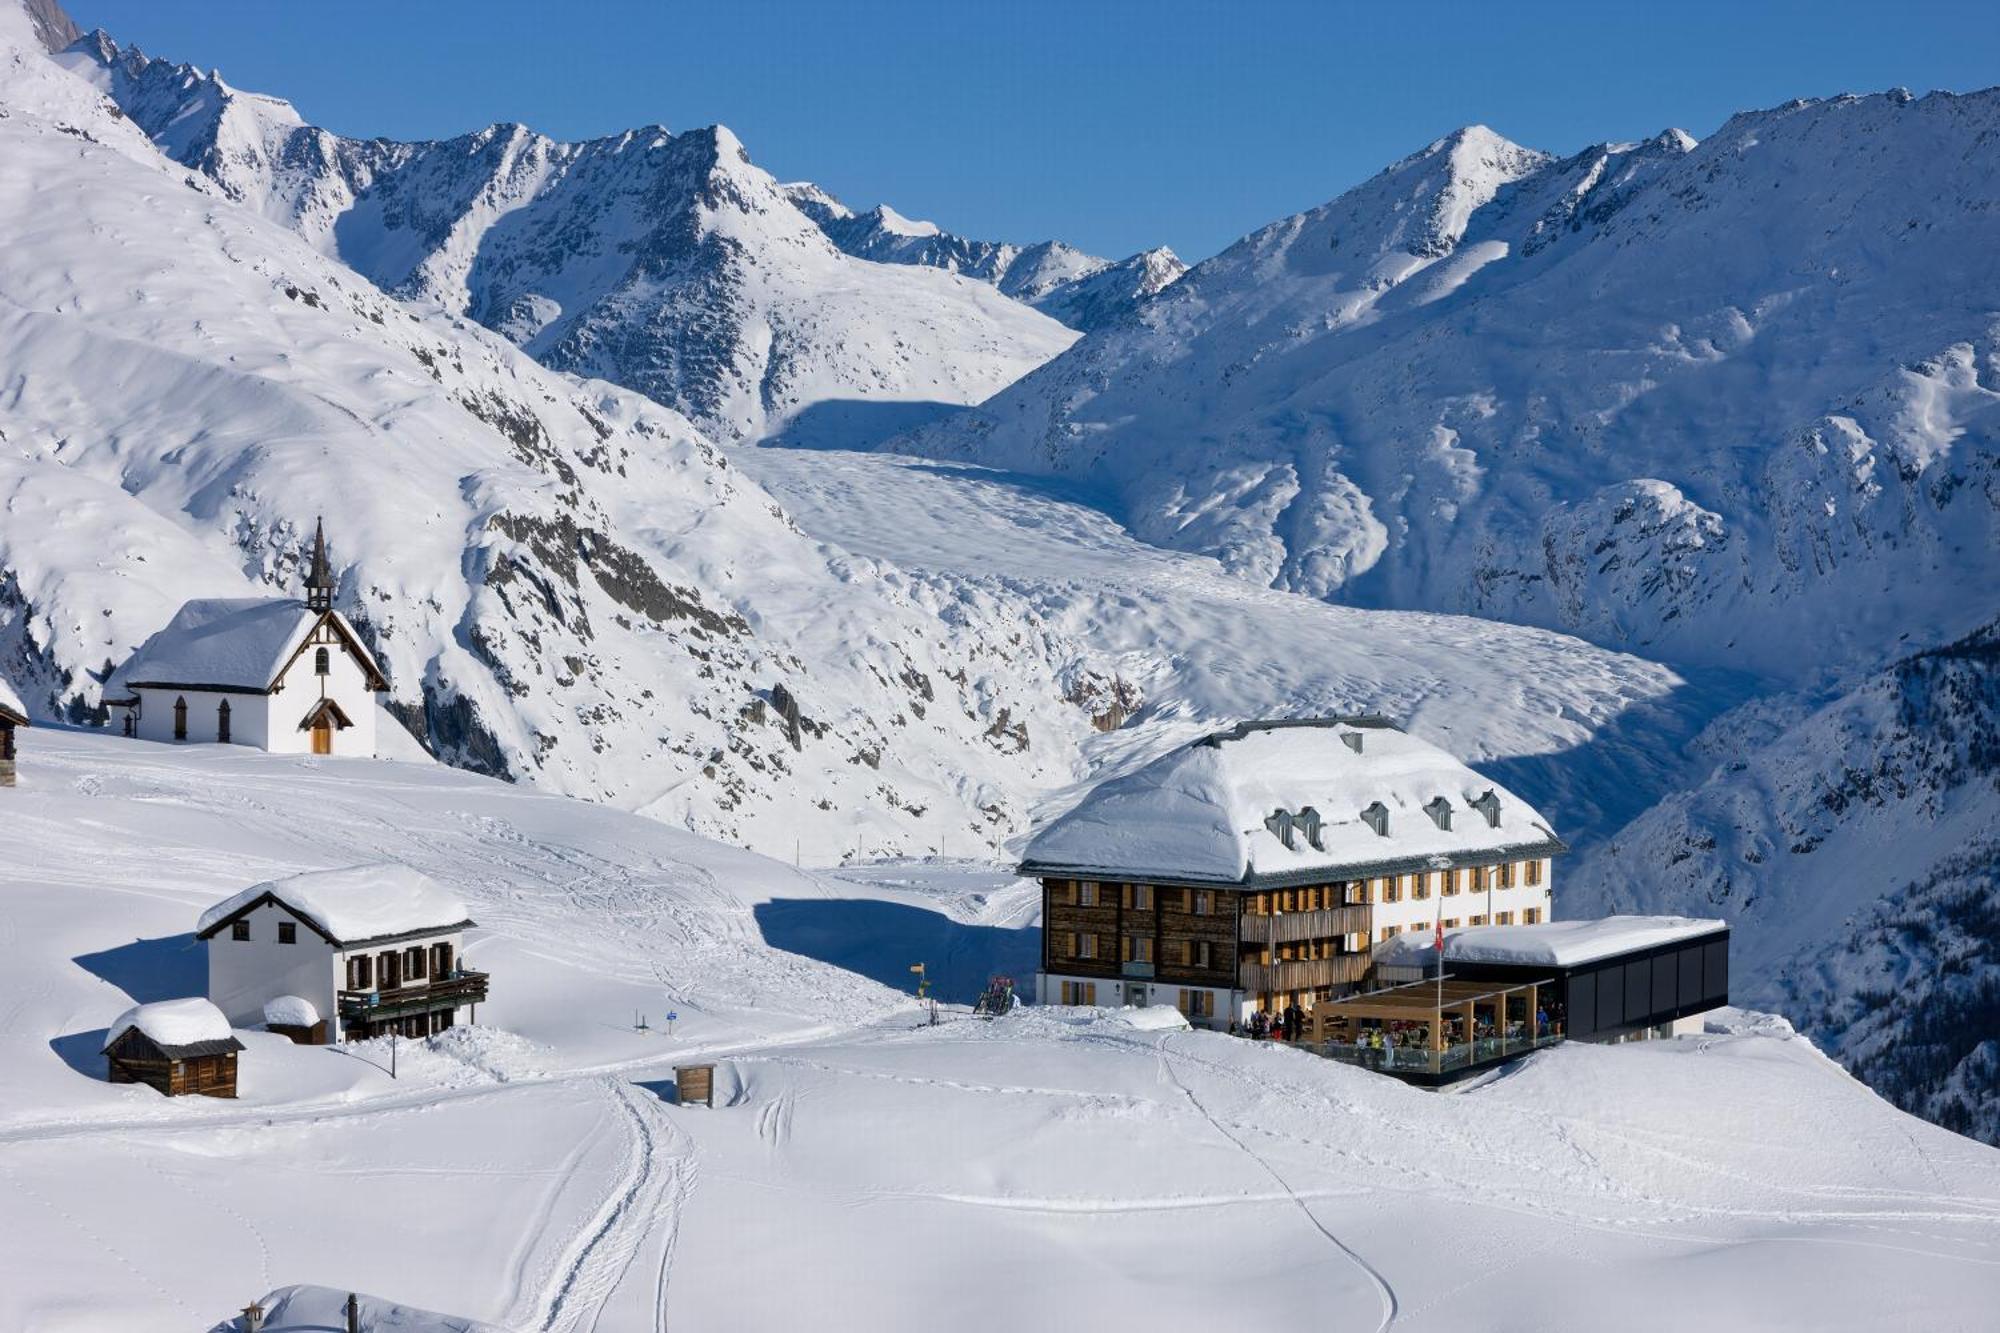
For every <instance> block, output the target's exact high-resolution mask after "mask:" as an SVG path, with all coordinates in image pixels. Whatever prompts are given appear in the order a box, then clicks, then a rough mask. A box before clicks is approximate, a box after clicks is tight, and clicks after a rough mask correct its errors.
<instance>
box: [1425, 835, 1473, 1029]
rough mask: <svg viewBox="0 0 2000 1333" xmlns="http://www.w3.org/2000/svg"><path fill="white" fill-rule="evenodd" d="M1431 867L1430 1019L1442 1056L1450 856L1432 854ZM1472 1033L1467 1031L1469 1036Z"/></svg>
mask: <svg viewBox="0 0 2000 1333" xmlns="http://www.w3.org/2000/svg"><path fill="white" fill-rule="evenodd" d="M1431 868H1432V869H1434V870H1436V871H1437V872H1438V882H1437V885H1436V889H1437V892H1436V893H1434V894H1432V895H1431V896H1432V897H1433V898H1434V899H1435V900H1436V901H1437V931H1436V933H1435V934H1433V935H1432V936H1431V947H1432V949H1434V950H1435V951H1436V952H1437V1017H1436V1018H1434V1019H1432V1020H1431V1021H1432V1022H1434V1023H1436V1024H1437V1042H1436V1045H1437V1050H1438V1055H1437V1058H1438V1059H1439V1060H1442V1059H1443V1058H1444V891H1445V889H1446V888H1447V887H1448V885H1449V879H1448V876H1450V874H1451V858H1450V857H1448V856H1433V857H1432V858H1431ZM1471 1035H1472V1034H1471V1033H1469V1032H1468V1033H1467V1034H1466V1036H1467V1037H1470V1036H1471Z"/></svg>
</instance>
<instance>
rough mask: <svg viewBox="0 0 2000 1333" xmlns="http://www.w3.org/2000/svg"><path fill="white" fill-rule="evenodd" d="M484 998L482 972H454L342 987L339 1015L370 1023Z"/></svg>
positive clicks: (484, 977)
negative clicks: (408, 981) (381, 985)
mask: <svg viewBox="0 0 2000 1333" xmlns="http://www.w3.org/2000/svg"><path fill="white" fill-rule="evenodd" d="M485 998H486V974H485V973H484V972H458V973H454V974H453V975H451V976H449V977H440V978H438V979H437V980H435V981H429V982H422V983H419V984H417V985H414V986H392V987H390V988H389V989H388V990H344V991H342V992H340V1018H341V1021H342V1022H344V1023H356V1022H360V1023H374V1022H379V1021H381V1020H384V1019H390V1018H401V1017H403V1016H405V1015H407V1014H421V1013H428V1012H430V1011H431V1010H433V1009H443V1008H446V1007H450V1008H454V1009H456V1008H457V1007H458V1006H460V1005H464V1004H478V1003H479V1002H480V1001H481V1000H483V999H485Z"/></svg>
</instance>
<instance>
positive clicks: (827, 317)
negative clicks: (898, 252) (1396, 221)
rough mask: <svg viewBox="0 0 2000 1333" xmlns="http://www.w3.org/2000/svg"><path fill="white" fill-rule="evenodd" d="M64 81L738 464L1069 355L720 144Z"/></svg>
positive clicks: (142, 75) (399, 280)
mask: <svg viewBox="0 0 2000 1333" xmlns="http://www.w3.org/2000/svg"><path fill="white" fill-rule="evenodd" d="M63 59H64V60H65V62H66V63H67V64H69V66H70V67H71V68H72V69H74V70H76V71H77V72H79V73H81V74H83V75H84V76H86V77H88V78H90V79H91V80H92V81H93V82H95V83H96V84H98V86H100V87H101V88H103V89H104V90H105V91H106V92H107V93H108V94H109V95H110V96H111V97H112V98H114V99H115V100H116V102H117V103H118V105H119V106H120V107H121V108H122V109H123V110H124V112H125V113H126V114H127V115H128V116H130V117H131V118H132V119H133V121H134V122H135V123H136V124H138V125H139V126H140V128H142V129H143V130H145V131H146V133H147V134H149V135H151V136H152V137H153V138H154V140H155V141H156V142H157V143H158V144H159V145H160V147H161V149H162V151H164V152H166V153H167V154H168V155H169V156H170V157H172V158H173V159H174V160H175V161H177V162H180V163H181V164H183V165H184V166H187V167H190V168H192V169H194V170H196V171H198V172H201V173H202V174H203V175H205V176H207V177H208V178H209V179H211V180H212V181H214V182H215V183H216V184H217V185H219V186H220V187H221V188H222V191H223V192H224V193H225V194H226V195H228V196H229V197H230V198H231V199H234V200H236V201H237V202H239V203H242V204H245V205H247V206H249V207H250V208H252V209H255V210H257V211H259V212H261V213H263V214H264V216H266V217H267V218H270V219H272V220H273V221H276V222H279V223H281V224H283V225H285V226H287V227H290V228H292V229H293V230H295V231H297V232H298V233H299V234H300V235H302V236H304V237H305V238H306V240H307V241H308V242H309V243H310V244H311V245H312V246H313V247H314V248H315V249H317V250H319V251H320V252H321V253H322V254H325V255H328V256H330V257H334V258H338V259H339V260H341V261H342V262H343V263H345V264H347V265H349V266H350V267H352V268H353V269H355V270H356V271H357V272H359V273H360V274H361V275H362V276H364V277H366V278H367V279H369V280H370V281H371V282H373V283H375V284H376V285H377V286H379V287H381V288H383V289H384V290H385V291H388V292H390V293H392V294H394V295H396V296H399V297H404V298H414V299H421V300H426V301H434V302H436V303H437V304H438V305H440V306H442V307H443V308H445V309H446V310H448V311H451V312H452V313H454V314H461V315H464V316H466V317H467V318H470V319H472V320H474V321H476V322H478V323H480V324H484V325H485V326H487V327H488V328H491V329H494V330H496V331H498V332H500V333H502V334H504V335H505V336H506V337H508V338H509V339H511V340H512V341H514V342H515V343H516V344H518V345H519V346H521V347H522V348H523V349H524V350H526V351H527V352H528V353H529V354H530V355H532V356H534V357H535V358H536V359H537V360H539V361H541V362H542V363H544V364H545V365H548V366H550V367H553V368H555V369H557V370H564V371H571V372H575V373H577V374H580V375H587V376H594V377H597V378H601V379H606V380H610V381H612V382H613V383H617V384H621V385H624V386H625V387H627V388H630V389H635V390H637V391H638V392H640V393H643V394H645V395H646V396H648V397H650V398H652V399H653V400H654V401H655V402H658V403H661V404H664V405H666V406H668V407H672V408H674V409H676V410H678V411H680V412H682V413H683V414H684V415H686V416H687V417H688V418H690V419H691V420H693V421H694V422H695V423H696V424H697V425H699V426H700V427H701V428H702V429H703V430H704V431H706V432H708V433H709V434H710V435H712V436H714V437H716V438H719V439H723V440H725V441H727V440H734V439H739V438H744V437H754V436H760V435H763V434H766V433H769V432H771V431H773V430H775V429H778V428H780V427H782V426H783V425H784V424H785V423H787V422H788V421H790V420H791V419H792V418H794V417H796V416H798V415H799V414H800V413H803V412H808V411H810V410H812V409H814V408H816V407H819V408H821V409H822V410H824V411H827V412H832V413H836V414H838V413H863V414H865V413H866V411H867V409H868V408H870V407H871V406H875V407H879V408H883V409H885V410H889V411H891V417H890V419H892V420H893V419H894V415H893V412H894V408H893V407H892V406H891V405H902V406H903V410H905V411H907V410H909V405H915V404H924V405H934V404H948V405H951V404H963V403H968V402H975V401H978V400H979V399H982V398H985V397H987V396H988V395H990V394H992V393H993V392H995V391H996V390H998V389H1000V388H1002V387H1004V386H1005V385H1006V384H1008V383H1010V382H1011V381H1013V380H1014V379H1016V378H1018V377H1019V376H1021V375H1022V374H1024V373H1026V372H1027V371H1029V370H1031V369H1033V368H1034V367H1035V366H1037V365H1039V364H1040V363H1041V362H1042V361H1044V360H1046V359H1047V358H1048V357H1050V356H1052V355H1054V354H1055V353H1056V352H1059V351H1061V350H1062V348H1063V347H1064V346H1066V345H1067V344H1068V342H1069V341H1070V340H1071V339H1072V338H1073V337H1074V334H1073V333H1072V332H1071V331H1070V330H1068V329H1065V328H1064V327H1062V326H1061V325H1060V324H1058V323H1056V322H1055V321H1054V320H1052V319H1049V318H1046V317H1044V316H1043V315H1041V314H1039V313H1037V312H1035V311H1034V310H1031V309H1029V308H1027V307H1025V306H1024V305H1022V304H1021V303H1020V302H1016V301H1012V300H1007V299H1004V298H1003V297H1001V296H1000V295H999V294H998V293H996V291H995V290H994V289H993V288H992V287H990V286H988V285H987V284H985V283H983V282H977V281H972V280H969V279H963V278H958V277H956V276H954V275H951V274H948V273H944V272H939V271H934V270H932V269H929V268H922V267H910V266H905V265H877V264H868V263H862V262H858V261H856V260H855V259H854V258H853V257H851V256H849V255H847V254H845V253H843V252H842V251H841V250H840V249H838V248H837V247H836V246H835V245H834V244H833V243H832V242H831V241H830V240H828V238H827V237H826V235H825V234H824V233H823V232H822V231H821V230H820V228H819V227H818V226H817V225H816V224H815V223H814V222H813V221H812V220H810V219H809V218H807V217H806V216H805V215H804V214H803V213H801V212H800V211H799V210H798V209H797V208H796V207H794V206H793V203H792V200H791V198H790V196H789V195H788V194H787V192H786V191H785V190H784V189H783V188H782V187H780V186H779V185H778V184H777V182H775V181H774V180H772V179H771V177H770V176H769V175H768V174H767V173H765V172H764V171H762V170H760V169H759V168H758V167H757V166H756V165H755V164H753V163H752V162H751V161H750V158H749V155H748V153H746V152H745V151H744V148H743V145H742V144H741V143H740V142H739V141H738V140H737V139H736V136H735V135H733V134H731V133H730V132H729V130H727V129H726V128H724V127H722V126H719V125H716V126H710V127H708V128H706V129H698V130H690V131H686V132H684V133H681V134H673V133H670V132H669V131H667V130H666V129H663V128H661V127H658V126H652V127H648V128H646V129H641V130H634V131H630V132H628V133H625V134H620V135H615V136H612V137H610V138H605V139H595V140H591V141H588V142H585V143H559V142H557V141H555V140H552V139H550V138H548V137H547V136H545V135H540V134H536V133H534V132H533V131H531V130H529V129H527V128H526V127H524V126H520V125H494V126H489V127H488V128H486V129H483V130H480V131H478V132H477V133H473V134H467V135H462V136H460V137H458V138H455V139H447V140H440V141H435V142H426V143H395V142H390V141H388V140H382V139H373V140H366V141H364V140H357V139H349V138H343V137H341V136H340V135H337V134H332V133H329V132H328V131H326V130H323V129H318V128H316V127H314V126H311V125H307V124H306V123H305V122H304V121H303V120H302V119H301V118H300V116H299V114H298V112H297V111H296V110H295V109H294V108H293V107H292V106H291V105H290V104H289V103H287V102H285V101H282V100H280V99H278V98H275V97H267V96H261V95H258V94H254V93H244V92H241V91H239V90H237V89H235V88H232V87H230V86H229V85H228V84H227V83H225V82H223V80H222V79H221V78H220V77H219V76H218V75H216V74H214V73H213V72H210V73H203V72H201V71H198V70H196V69H195V68H194V67H192V66H189V65H181V64H174V63H172V62H169V61H164V60H155V59H152V58H150V57H148V56H146V55H145V54H144V53H142V52H140V51H138V50H137V49H133V50H129V51H127V50H121V49H119V47H118V46H117V45H116V43H114V42H113V41H112V40H111V39H110V37H108V36H107V35H105V34H104V33H103V32H96V33H92V34H91V35H90V36H89V37H88V38H87V39H84V40H82V41H79V42H78V43H76V44H75V45H74V46H73V47H71V48H70V50H69V51H68V53H67V54H66V55H65V56H64V57H63Z"/></svg>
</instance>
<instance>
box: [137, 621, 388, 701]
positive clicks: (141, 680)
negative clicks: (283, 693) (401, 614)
mask: <svg viewBox="0 0 2000 1333" xmlns="http://www.w3.org/2000/svg"><path fill="white" fill-rule="evenodd" d="M322 620H331V621H332V622H333V623H334V625H335V626H336V628H337V630H338V632H339V633H340V636H341V638H342V640H343V641H344V642H345V643H346V645H347V646H348V648H349V649H350V650H351V651H352V652H353V653H354V654H355V657H356V659H357V660H358V661H359V662H360V663H361V664H362V669H363V670H364V671H366V672H368V674H369V675H370V677H371V678H372V679H373V680H375V681H377V682H381V683H379V684H377V685H376V688H378V689H380V688H384V687H385V686H386V681H382V671H381V668H380V666H378V665H377V664H376V662H375V659H374V658H373V657H372V656H371V655H370V654H369V652H368V650H367V649H366V648H365V647H363V646H362V645H361V643H360V641H359V640H358V639H356V638H355V637H354V635H353V632H352V631H351V630H350V629H349V628H348V627H347V625H346V624H345V623H344V622H342V621H341V620H340V618H339V616H338V614H337V613H334V612H331V611H319V610H315V609H313V608H312V607H310V606H308V605H307V604H306V603H305V602H302V601H299V600H298V599H297V598H292V597H208V598H201V599H199V600H196V601H192V602H187V603H185V604H183V605H182V607H181V609H180V610H179V611H177V612H175V613H174V618H173V619H172V620H170V621H168V622H167V624H166V627H165V628H164V629H161V630H160V631H159V632H158V633H156V634H154V635H153V636H152V637H151V638H150V639H147V640H146V642H145V643H143V644H141V645H140V646H139V651H138V652H136V653H134V654H133V655H132V657H131V659H130V660H129V661H128V662H126V664H125V665H124V666H123V667H122V668H120V669H119V671H118V672H117V674H116V675H115V676H114V677H113V679H112V681H111V682H110V683H109V684H108V685H107V687H106V694H107V696H109V695H113V694H119V693H122V692H123V691H124V690H128V689H134V688H137V687H140V686H150V687H154V688H172V687H174V686H182V687H207V688H211V689H228V690H240V691H245V692H249V693H260V692H264V691H268V690H270V689H271V688H272V687H273V686H275V685H276V684H277V683H278V681H279V679H280V677H282V676H283V674H284V672H285V669H286V668H287V667H288V666H289V665H290V664H291V663H292V661H293V660H294V659H296V658H297V657H298V656H299V654H300V653H301V652H302V651H303V649H304V647H305V644H306V640H307V638H308V637H309V636H310V635H311V634H312V632H313V630H314V629H315V628H316V627H317V626H318V625H319V624H320V622H321V621H322Z"/></svg>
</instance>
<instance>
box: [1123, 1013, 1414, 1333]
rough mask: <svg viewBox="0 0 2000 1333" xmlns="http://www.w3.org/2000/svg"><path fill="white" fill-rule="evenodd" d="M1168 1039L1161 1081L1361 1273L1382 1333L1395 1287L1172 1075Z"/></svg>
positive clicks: (1392, 1316)
mask: <svg viewBox="0 0 2000 1333" xmlns="http://www.w3.org/2000/svg"><path fill="white" fill-rule="evenodd" d="M1171 1040H1172V1038H1170V1037H1162V1038H1160V1041H1159V1045H1158V1048H1157V1052H1156V1056H1157V1059H1158V1061H1159V1069H1160V1076H1161V1078H1162V1079H1163V1080H1164V1081H1166V1082H1169V1083H1171V1084H1172V1085H1173V1086H1174V1087H1175V1088H1176V1089H1178V1090H1179V1092H1180V1094H1181V1095H1182V1096H1183V1097H1185V1098H1187V1103H1188V1105H1189V1106H1192V1107H1193V1108H1194V1109H1195V1110H1196V1111H1197V1112H1199V1113H1200V1115H1201V1118H1202V1119H1204V1120H1206V1121H1207V1122H1208V1123H1209V1124H1211V1125H1213V1126H1214V1127H1215V1132H1216V1133H1218V1134H1220V1135H1222V1137H1223V1138H1225V1139H1228V1140H1229V1141H1230V1142H1231V1143H1233V1144H1235V1145H1236V1147H1237V1149H1238V1150H1239V1151H1241V1152H1242V1154H1243V1155H1244V1156H1245V1157H1247V1158H1249V1159H1250V1160H1251V1161H1253V1162H1255V1163H1256V1164H1257V1165H1258V1167H1260V1168H1261V1169H1262V1170H1263V1172H1264V1174H1265V1175H1267V1176H1269V1177H1270V1178H1271V1180H1272V1183H1274V1184H1276V1185H1277V1187H1278V1188H1279V1189H1281V1190H1283V1191H1284V1192H1285V1195H1286V1197H1287V1198H1289V1199H1290V1200H1291V1201H1292V1203H1293V1204H1294V1205H1295V1206H1296V1207H1297V1208H1298V1210H1299V1212H1300V1213H1301V1214H1303V1215H1304V1216H1305V1219H1306V1221H1307V1222H1309V1223H1310V1224H1311V1225H1312V1228H1313V1230H1315V1231H1317V1232H1319V1234H1320V1235H1322V1236H1324V1237H1326V1239H1327V1243H1328V1244H1330V1245H1332V1246H1333V1248H1334V1249H1336V1250H1338V1251H1339V1252H1340V1253H1341V1254H1342V1255H1344V1256H1346V1258H1347V1259H1348V1260H1349V1262H1351V1263H1352V1264H1353V1265H1354V1266H1355V1267H1356V1268H1359V1269H1360V1270H1361V1272H1362V1273H1363V1275H1365V1276H1366V1277H1367V1279H1368V1282H1369V1283H1370V1285H1372V1286H1373V1287H1374V1289H1375V1294H1376V1297H1377V1298H1378V1299H1379V1300H1380V1301H1381V1302H1382V1322H1381V1323H1380V1324H1378V1325H1377V1326H1376V1333H1386V1331H1387V1330H1388V1329H1389V1328H1390V1327H1391V1326H1392V1325H1394V1324H1395V1322H1396V1310H1397V1301H1396V1291H1395V1288H1393V1287H1391V1286H1390V1285H1389V1281H1388V1279H1387V1278H1385V1277H1383V1276H1382V1273H1381V1271H1380V1270H1379V1269H1377V1268H1376V1267H1375V1266H1374V1265H1373V1264H1371V1263H1369V1262H1368V1261H1367V1260H1366V1259H1364V1258H1362V1257H1361V1256H1360V1255H1359V1254H1358V1253H1356V1252H1355V1250H1354V1248H1353V1247H1352V1246H1350V1245H1349V1244H1348V1243H1347V1242H1346V1241H1344V1240H1342V1239H1341V1238H1340V1237H1339V1236H1336V1235H1335V1234H1334V1233H1333V1231H1332V1229H1331V1228H1329V1227H1328V1226H1327V1225H1326V1223H1324V1222H1322V1221H1320V1220H1319V1218H1318V1216H1316V1215H1315V1214H1314V1213H1313V1210H1312V1205H1311V1204H1309V1203H1307V1202H1306V1200H1305V1199H1303V1198H1301V1197H1300V1196H1299V1192H1298V1191H1297V1190H1295V1189H1293V1188H1292V1184H1291V1182H1290V1181H1288V1180H1286V1179H1285V1177H1284V1176H1283V1174H1281V1173H1280V1172H1279V1170H1278V1169H1277V1168H1276V1167H1275V1166H1272V1165H1271V1162H1270V1159H1269V1158H1267V1157H1265V1156H1264V1155H1263V1154H1262V1153H1260V1152H1258V1151H1257V1150H1256V1149H1255V1148H1252V1147H1251V1146H1250V1145H1249V1144H1248V1143H1247V1142H1245V1141H1244V1140H1243V1139H1242V1138H1241V1137H1239V1136H1238V1135H1237V1134H1236V1132H1235V1131H1234V1130H1232V1129H1230V1128H1229V1126H1227V1125H1225V1124H1224V1123H1223V1122H1222V1121H1221V1120H1220V1119H1218V1118H1217V1117H1216V1115H1215V1114H1214V1112H1212V1111H1210V1110H1209V1109H1208V1107H1207V1106H1206V1105H1205V1104H1204V1103H1203V1102H1202V1100H1201V1098H1200V1097H1199V1096H1197V1095H1196V1094H1195V1090H1194V1089H1193V1088H1191V1087H1189V1086H1188V1084H1187V1081H1186V1080H1185V1079H1183V1078H1182V1077H1181V1076H1180V1075H1179V1074H1178V1073H1177V1072H1175V1070H1174V1067H1173V1062H1172V1061H1171V1060H1169V1059H1168V1058H1167V1045H1168V1043H1169V1042H1170V1041H1171Z"/></svg>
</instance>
